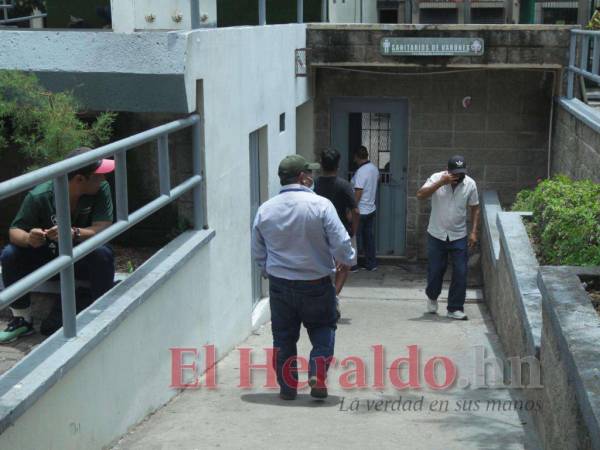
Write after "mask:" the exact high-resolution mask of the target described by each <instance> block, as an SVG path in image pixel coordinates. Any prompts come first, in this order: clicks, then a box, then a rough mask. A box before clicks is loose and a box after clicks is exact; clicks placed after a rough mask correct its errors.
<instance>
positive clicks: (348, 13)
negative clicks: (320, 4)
mask: <svg viewBox="0 0 600 450" xmlns="http://www.w3.org/2000/svg"><path fill="white" fill-rule="evenodd" d="M328 1H329V22H331V23H360V19H361V14H360V7H361V5H362V22H363V23H377V22H378V20H377V19H378V17H377V0H328Z"/></svg>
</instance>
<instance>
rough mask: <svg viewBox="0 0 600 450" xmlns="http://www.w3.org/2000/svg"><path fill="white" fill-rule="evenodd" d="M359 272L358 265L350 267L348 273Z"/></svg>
mask: <svg viewBox="0 0 600 450" xmlns="http://www.w3.org/2000/svg"><path fill="white" fill-rule="evenodd" d="M359 270H360V267H359V266H358V264H357V265H356V266H352V267H350V272H352V273H356V272H358V271H359Z"/></svg>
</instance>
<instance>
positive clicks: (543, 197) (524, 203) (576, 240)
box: [512, 175, 600, 266]
mask: <svg viewBox="0 0 600 450" xmlns="http://www.w3.org/2000/svg"><path fill="white" fill-rule="evenodd" d="M512 209H513V211H531V212H533V226H532V233H533V237H534V239H535V240H536V241H537V243H538V245H539V249H540V252H541V258H542V261H541V262H542V263H543V264H551V265H574V266H583V265H600V184H598V183H594V182H592V181H590V180H580V181H574V180H571V179H569V178H568V177H566V176H563V175H559V176H556V177H555V178H553V179H551V180H546V181H543V182H541V183H540V184H539V185H538V186H537V187H536V189H535V190H533V191H530V190H529V191H521V192H519V194H518V195H517V198H516V200H515V203H514V204H513V207H512Z"/></svg>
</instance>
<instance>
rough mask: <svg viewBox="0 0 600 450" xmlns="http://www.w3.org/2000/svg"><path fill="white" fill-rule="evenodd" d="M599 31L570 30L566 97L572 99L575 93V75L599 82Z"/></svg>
mask: <svg viewBox="0 0 600 450" xmlns="http://www.w3.org/2000/svg"><path fill="white" fill-rule="evenodd" d="M592 41H593V43H594V44H593V50H592V67H591V70H588V68H589V50H590V43H591V42H592ZM578 49H579V51H580V53H579V62H577V50H578ZM599 63H600V31H595V30H579V29H577V30H571V42H570V45H569V66H568V67H567V71H568V74H567V98H568V99H572V98H573V97H574V95H575V93H574V91H575V75H580V76H582V77H583V78H585V79H588V80H591V81H593V82H595V83H600V75H599V73H598V69H599V68H600V64H599Z"/></svg>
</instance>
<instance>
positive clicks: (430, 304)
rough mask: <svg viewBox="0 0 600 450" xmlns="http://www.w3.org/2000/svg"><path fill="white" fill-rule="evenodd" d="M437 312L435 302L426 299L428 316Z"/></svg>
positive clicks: (436, 303)
mask: <svg viewBox="0 0 600 450" xmlns="http://www.w3.org/2000/svg"><path fill="white" fill-rule="evenodd" d="M437 310H438V302H437V300H431V299H430V298H428V299H427V312H428V313H429V314H437Z"/></svg>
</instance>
